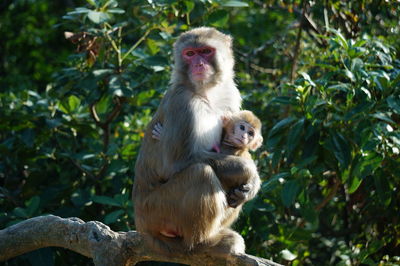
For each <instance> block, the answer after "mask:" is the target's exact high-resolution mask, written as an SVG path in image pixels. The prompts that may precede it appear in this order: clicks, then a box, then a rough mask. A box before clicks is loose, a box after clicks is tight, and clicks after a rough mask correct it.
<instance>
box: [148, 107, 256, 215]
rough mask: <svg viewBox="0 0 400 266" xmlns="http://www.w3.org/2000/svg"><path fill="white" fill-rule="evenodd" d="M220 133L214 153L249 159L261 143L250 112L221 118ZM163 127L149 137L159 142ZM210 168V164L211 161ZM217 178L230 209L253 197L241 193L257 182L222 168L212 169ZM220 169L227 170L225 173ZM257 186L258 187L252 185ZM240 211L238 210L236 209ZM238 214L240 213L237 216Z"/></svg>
mask: <svg viewBox="0 0 400 266" xmlns="http://www.w3.org/2000/svg"><path fill="white" fill-rule="evenodd" d="M222 120H223V132H222V139H221V144H219V145H214V147H213V150H214V151H216V152H221V153H223V154H227V155H235V156H241V157H243V158H248V159H251V155H250V152H249V150H252V151H255V150H256V149H258V148H259V147H260V146H261V144H262V141H263V137H262V135H261V121H260V119H258V117H256V116H255V115H254V114H253V113H252V112H251V111H247V110H246V111H240V112H238V113H235V114H233V115H230V116H224V117H223V118H222ZM162 131H163V126H162V124H161V123H157V124H156V125H155V126H154V129H153V130H152V137H153V138H154V139H157V140H160V139H161V138H162ZM211 166H213V162H212V161H211ZM213 169H214V170H215V171H216V175H217V176H218V178H219V179H220V181H221V183H222V186H223V188H224V190H225V192H226V193H227V197H228V204H229V206H230V207H237V206H238V205H239V204H240V203H242V202H243V201H244V200H245V199H244V198H243V197H245V196H247V197H249V196H250V197H252V196H254V195H248V194H246V193H243V192H244V191H248V190H249V189H248V188H247V186H248V184H249V183H251V182H252V181H253V182H258V181H259V180H258V179H256V180H251V177H248V176H237V175H234V173H231V171H230V169H221V167H213ZM223 170H227V171H228V173H225V172H224V171H223ZM253 185H254V186H259V184H253ZM239 211H240V210H239ZM237 214H239V212H238V213H237Z"/></svg>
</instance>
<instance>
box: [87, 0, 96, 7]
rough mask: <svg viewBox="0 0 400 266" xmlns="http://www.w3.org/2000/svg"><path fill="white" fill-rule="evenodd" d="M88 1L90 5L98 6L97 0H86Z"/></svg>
mask: <svg viewBox="0 0 400 266" xmlns="http://www.w3.org/2000/svg"><path fill="white" fill-rule="evenodd" d="M86 2H88V4H89V5H91V6H94V7H97V1H96V0H86Z"/></svg>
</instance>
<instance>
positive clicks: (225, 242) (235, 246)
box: [197, 228, 245, 257]
mask: <svg viewBox="0 0 400 266" xmlns="http://www.w3.org/2000/svg"><path fill="white" fill-rule="evenodd" d="M197 250H198V251H200V252H207V253H210V254H213V255H217V256H223V257H224V256H226V255H227V254H231V253H234V254H238V253H244V252H245V243H244V240H243V237H242V236H241V235H239V234H238V233H237V232H235V231H233V230H232V229H229V228H223V229H221V230H220V231H219V232H218V234H217V235H215V236H213V237H212V238H210V239H209V240H208V241H207V242H206V243H202V244H201V245H199V246H198V248H197Z"/></svg>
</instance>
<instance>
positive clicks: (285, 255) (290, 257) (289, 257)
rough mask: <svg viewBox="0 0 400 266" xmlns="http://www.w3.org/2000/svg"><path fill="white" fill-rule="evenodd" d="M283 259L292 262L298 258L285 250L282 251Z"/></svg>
mask: <svg viewBox="0 0 400 266" xmlns="http://www.w3.org/2000/svg"><path fill="white" fill-rule="evenodd" d="M281 255H282V258H283V259H284V260H287V261H292V260H294V259H296V258H297V256H296V255H295V254H293V253H292V252H290V251H289V250H288V249H284V250H282V251H281Z"/></svg>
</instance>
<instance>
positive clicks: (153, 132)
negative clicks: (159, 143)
mask: <svg viewBox="0 0 400 266" xmlns="http://www.w3.org/2000/svg"><path fill="white" fill-rule="evenodd" d="M151 133H152V135H151V137H152V138H153V139H156V140H160V139H161V134H160V132H158V131H157V130H155V129H153V130H152V131H151Z"/></svg>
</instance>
